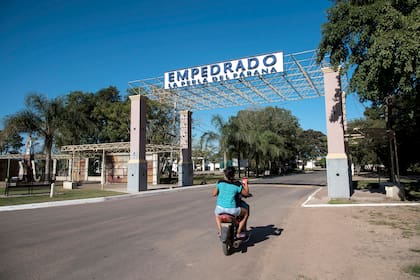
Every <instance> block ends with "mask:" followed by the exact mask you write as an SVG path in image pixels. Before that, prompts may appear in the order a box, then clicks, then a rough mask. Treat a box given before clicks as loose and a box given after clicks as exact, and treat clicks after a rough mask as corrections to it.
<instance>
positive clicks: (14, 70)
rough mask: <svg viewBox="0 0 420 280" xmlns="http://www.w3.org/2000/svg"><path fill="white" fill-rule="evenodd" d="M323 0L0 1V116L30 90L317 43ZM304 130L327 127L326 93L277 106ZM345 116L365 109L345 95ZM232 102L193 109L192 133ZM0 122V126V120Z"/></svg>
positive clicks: (121, 84)
mask: <svg viewBox="0 0 420 280" xmlns="http://www.w3.org/2000/svg"><path fill="white" fill-rule="evenodd" d="M331 5H332V3H331V2H330V1H327V0H319V1H307V0H294V1H279V0H277V1H248V0H245V1H236V0H232V1H198V0H195V1H193V0H191V1H173V0H172V1H171V0H169V1H161V0H153V1H152V0H150V1H140V0H137V1H131V0H130V1H121V0H120V1H114V0H111V1H107V0H101V1H96V0H94V1H81V0H73V1H65V0H50V1H45V0H40V1H12V0H5V1H1V3H0V65H1V67H0V81H1V90H2V92H1V97H2V98H1V102H0V119H1V120H2V119H3V118H4V116H6V115H9V114H13V113H16V112H17V111H18V110H20V109H23V108H24V104H23V103H24V97H25V96H26V95H27V94H28V93H33V92H36V93H42V94H45V95H47V96H48V97H50V98H53V97H56V96H59V95H65V94H67V93H69V92H71V91H75V90H80V91H83V92H96V91H98V90H100V89H101V88H105V87H108V86H110V85H113V86H116V87H117V88H118V89H119V90H120V92H121V94H125V93H126V89H127V88H128V81H132V80H137V79H146V78H154V77H160V76H163V73H164V72H165V71H169V70H173V69H181V68H187V67H190V66H194V65H205V64H211V63H214V62H219V61H224V60H231V59H237V58H241V57H248V56H253V55H257V54H262V53H270V52H275V51H284V53H285V54H289V53H296V52H300V51H305V50H311V49H316V48H317V46H318V43H319V41H320V38H321V29H320V26H321V24H322V23H324V22H325V21H326V9H327V8H328V7H330V6H331ZM277 106H278V107H283V108H286V109H289V110H291V111H292V114H293V115H295V116H296V117H297V118H298V119H299V122H300V124H301V126H302V128H304V129H315V130H320V131H322V132H324V133H326V125H325V108H324V99H323V98H317V99H311V100H302V101H294V102H288V103H282V104H278V105H277ZM347 108H348V118H349V119H353V118H358V117H361V116H362V114H363V110H364V109H363V107H362V105H361V104H360V103H359V102H358V101H357V97H355V96H350V97H349V100H348V102H347ZM237 110H238V109H229V110H227V109H224V110H215V111H214V112H213V111H203V112H195V113H193V118H194V120H195V125H194V134H195V135H199V134H201V132H203V131H206V130H209V129H211V125H210V122H209V120H210V118H211V115H213V114H216V113H217V114H221V115H224V116H225V119H228V117H229V116H230V115H232V114H235V113H236V111H237ZM1 127H2V125H1V126H0V128H1Z"/></svg>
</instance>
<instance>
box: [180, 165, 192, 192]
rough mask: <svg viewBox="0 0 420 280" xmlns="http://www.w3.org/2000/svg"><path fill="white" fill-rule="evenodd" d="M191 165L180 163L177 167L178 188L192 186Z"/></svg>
mask: <svg viewBox="0 0 420 280" xmlns="http://www.w3.org/2000/svg"><path fill="white" fill-rule="evenodd" d="M193 177H194V174H193V164H192V162H191V163H180V164H179V165H178V186H179V187H183V186H192V185H193Z"/></svg>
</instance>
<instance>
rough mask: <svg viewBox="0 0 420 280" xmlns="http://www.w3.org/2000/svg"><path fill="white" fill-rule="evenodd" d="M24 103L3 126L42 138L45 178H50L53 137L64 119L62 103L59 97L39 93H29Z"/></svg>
mask: <svg viewBox="0 0 420 280" xmlns="http://www.w3.org/2000/svg"><path fill="white" fill-rule="evenodd" d="M25 105H26V109H24V110H22V111H20V112H18V113H16V114H14V115H11V116H8V117H7V118H6V119H5V127H6V129H8V130H10V131H13V130H14V131H17V132H20V133H22V132H26V133H29V135H34V136H38V137H40V138H43V139H44V152H45V180H50V179H51V154H52V149H53V144H54V138H55V136H56V133H57V131H58V129H59V128H60V127H62V126H63V123H64V121H65V119H64V118H65V117H64V114H63V112H64V103H63V100H62V99H61V98H55V99H51V100H49V99H48V98H47V97H46V96H44V95H41V94H30V95H28V96H26V98H25Z"/></svg>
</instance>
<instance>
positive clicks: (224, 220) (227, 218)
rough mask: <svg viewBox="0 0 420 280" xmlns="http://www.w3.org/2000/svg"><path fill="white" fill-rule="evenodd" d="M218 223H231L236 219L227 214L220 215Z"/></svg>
mask: <svg viewBox="0 0 420 280" xmlns="http://www.w3.org/2000/svg"><path fill="white" fill-rule="evenodd" d="M219 218H220V221H221V222H222V223H231V222H232V221H234V220H235V219H236V218H237V217H236V216H234V215H231V214H228V213H221V214H219Z"/></svg>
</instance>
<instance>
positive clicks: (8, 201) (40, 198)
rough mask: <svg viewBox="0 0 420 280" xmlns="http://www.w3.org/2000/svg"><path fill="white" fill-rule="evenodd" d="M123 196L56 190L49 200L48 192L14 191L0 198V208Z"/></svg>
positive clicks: (114, 193) (97, 192)
mask: <svg viewBox="0 0 420 280" xmlns="http://www.w3.org/2000/svg"><path fill="white" fill-rule="evenodd" d="M0 192H1V193H4V188H0ZM120 194H124V193H121V192H114V191H102V190H86V189H73V190H63V189H62V188H57V189H56V194H55V195H54V197H52V198H50V193H49V191H46V190H45V189H43V190H36V191H34V193H33V195H27V191H26V190H14V191H11V192H10V193H9V196H8V197H4V196H3V197H0V206H10V205H19V204H30V203H40V202H51V201H62V200H72V199H83V198H94V197H106V196H114V195H120Z"/></svg>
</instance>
